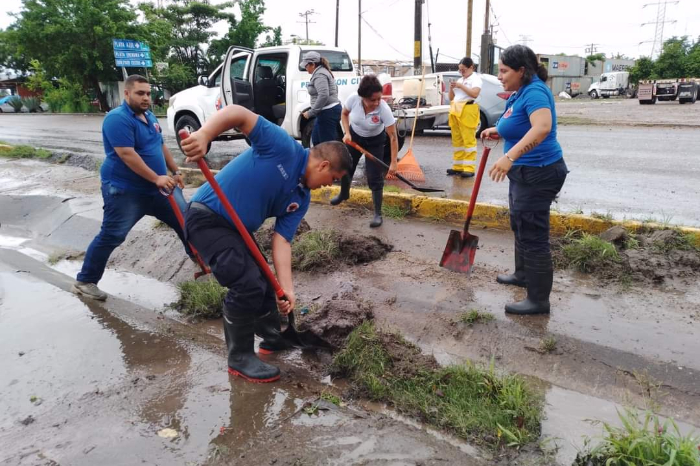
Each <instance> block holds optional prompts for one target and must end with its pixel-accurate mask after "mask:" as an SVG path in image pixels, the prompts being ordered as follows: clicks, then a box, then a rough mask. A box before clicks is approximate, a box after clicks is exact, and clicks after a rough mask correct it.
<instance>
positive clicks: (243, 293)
mask: <svg viewBox="0 0 700 466" xmlns="http://www.w3.org/2000/svg"><path fill="white" fill-rule="evenodd" d="M185 235H186V237H187V240H188V241H190V242H191V243H192V245H193V246H194V247H195V248H196V249H197V251H199V254H200V255H201V256H202V259H203V260H204V262H206V263H207V264H209V267H210V268H211V271H212V274H213V275H214V277H215V278H216V280H217V281H218V282H219V283H220V284H221V286H225V287H226V288H228V293H227V294H226V297H225V298H224V316H226V317H229V318H231V317H255V316H261V315H263V314H265V313H267V312H268V311H272V310H275V311H276V309H277V301H276V299H275V292H274V290H273V289H272V286H271V285H270V283H269V282H268V281H267V279H266V278H265V275H264V274H263V272H262V270H260V267H258V264H257V263H256V262H255V259H253V256H252V255H251V253H250V251H249V250H248V247H247V246H246V244H245V242H244V241H243V238H242V237H241V235H240V233H238V231H237V230H236V229H235V228H234V227H233V226H232V225H231V224H229V223H228V221H227V220H226V219H225V218H223V217H222V216H220V215H218V214H217V213H215V212H213V211H211V210H209V209H208V208H206V207H204V206H203V205H202V204H198V203H196V202H193V203H192V204H190V207H189V209H187V212H186V214H185Z"/></svg>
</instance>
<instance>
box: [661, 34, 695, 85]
mask: <svg viewBox="0 0 700 466" xmlns="http://www.w3.org/2000/svg"><path fill="white" fill-rule="evenodd" d="M689 49H690V44H689V42H688V37H687V36H683V37H680V38H679V37H675V36H674V37H671V38H670V39H668V40H667V41H665V42H664V47H663V49H662V50H661V54H660V55H659V57H658V58H657V59H656V62H655V63H654V73H655V75H656V76H657V77H658V78H660V79H665V78H670V79H674V78H682V77H684V76H686V74H687V70H686V68H687V66H686V64H687V59H686V57H687V55H688V51H689Z"/></svg>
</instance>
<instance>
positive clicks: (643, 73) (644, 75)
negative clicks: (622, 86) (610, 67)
mask: <svg viewBox="0 0 700 466" xmlns="http://www.w3.org/2000/svg"><path fill="white" fill-rule="evenodd" d="M629 73H630V77H629V80H630V82H631V83H635V84H636V83H638V82H639V81H643V80H646V79H652V77H653V76H654V60H652V59H651V58H649V57H641V58H640V59H639V60H637V61H636V62H635V63H634V66H633V67H631V68H630V69H629Z"/></svg>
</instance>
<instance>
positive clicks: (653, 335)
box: [0, 161, 700, 465]
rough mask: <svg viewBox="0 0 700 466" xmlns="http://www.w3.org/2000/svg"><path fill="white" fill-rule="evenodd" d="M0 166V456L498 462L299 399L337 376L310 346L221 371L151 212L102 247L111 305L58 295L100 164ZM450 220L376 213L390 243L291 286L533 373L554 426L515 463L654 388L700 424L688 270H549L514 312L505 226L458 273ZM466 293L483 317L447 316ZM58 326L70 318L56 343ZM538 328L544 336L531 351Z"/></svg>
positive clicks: (67, 460)
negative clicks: (673, 273) (184, 313)
mask: <svg viewBox="0 0 700 466" xmlns="http://www.w3.org/2000/svg"><path fill="white" fill-rule="evenodd" d="M0 173H1V174H2V179H3V185H2V188H0V224H1V225H2V226H1V227H0V235H2V245H3V246H2V248H0V263H2V264H3V265H2V270H1V271H0V272H1V273H0V279H1V280H2V293H3V295H2V298H1V299H2V311H0V319H2V321H1V322H3V323H6V324H10V325H0V332H3V333H2V335H1V337H2V338H0V342H1V343H0V351H2V354H1V355H0V356H1V357H2V358H3V360H4V361H7V362H8V365H9V369H8V370H7V371H4V374H3V376H2V382H1V386H2V387H3V393H4V394H5V395H4V396H3V398H2V401H0V407H1V409H0V443H1V444H2V445H8V446H10V449H9V450H8V449H6V448H3V449H2V452H3V453H2V455H3V456H2V457H0V462H4V463H7V464H43V463H46V464H48V463H50V461H54V462H55V463H57V464H95V463H97V462H104V461H107V460H108V459H109V458H113V457H114V456H115V455H117V454H118V455H121V457H123V458H125V461H126V462H127V463H130V464H133V463H136V462H141V461H145V462H147V463H163V464H168V463H169V464H176V463H177V464H186V463H189V464H202V463H206V464H224V463H234V464H238V462H245V463H246V464H445V462H447V463H448V464H493V463H494V461H491V460H489V459H488V458H489V456H488V455H489V453H488V452H484V451H482V450H477V449H474V448H473V447H470V446H469V445H466V444H464V443H460V442H456V441H455V440H454V439H449V438H445V437H442V436H436V435H433V434H431V433H430V432H429V430H427V429H425V428H424V427H421V426H413V425H411V424H410V423H409V422H406V421H405V420H403V419H401V418H400V417H398V416H396V415H395V414H393V413H391V412H386V411H383V410H382V409H381V407H379V410H377V407H373V406H371V405H370V406H365V405H361V404H357V403H353V404H351V405H350V406H346V407H343V408H340V409H337V410H336V409H333V410H327V411H326V410H321V411H320V412H319V413H318V416H309V415H308V414H306V413H304V412H303V409H301V408H302V407H303V405H304V403H306V402H311V401H313V400H315V399H317V398H318V396H319V395H320V393H322V392H323V391H324V390H326V389H331V390H338V391H339V392H342V386H341V385H339V386H337V387H328V386H327V385H324V384H323V383H322V381H323V380H325V381H326V382H327V379H323V378H322V375H321V374H318V373H316V372H314V371H309V367H322V366H323V364H322V361H321V362H319V361H318V360H317V359H316V358H315V357H314V356H313V355H308V354H302V353H300V352H298V351H293V352H289V353H288V354H283V355H277V356H273V357H272V358H273V359H272V360H273V361H274V362H275V363H278V364H280V366H281V368H282V370H283V374H284V376H283V379H282V381H281V383H279V384H272V385H269V386H262V387H260V386H253V385H250V384H245V383H242V382H240V381H239V380H237V379H229V378H228V376H227V375H226V373H225V360H224V357H223V341H222V340H223V335H222V331H221V327H220V323H218V322H217V321H214V322H202V323H198V324H187V323H184V322H183V321H181V320H180V318H179V317H178V316H177V314H175V313H174V312H172V311H167V310H166V309H165V305H166V304H167V303H170V302H172V301H174V299H173V297H174V296H173V287H172V283H177V282H181V281H184V280H189V279H191V277H192V274H193V272H194V270H195V269H194V266H193V264H191V263H189V262H188V261H186V260H184V259H183V258H182V257H181V254H180V251H181V245H179V244H178V241H177V239H176V238H175V237H174V235H173V234H172V233H171V232H169V231H167V230H163V229H156V228H154V222H152V221H150V220H144V221H143V222H141V223H140V224H139V225H137V228H136V229H135V230H134V231H133V232H132V234H130V236H129V238H128V239H127V242H126V243H125V244H124V245H123V246H122V247H120V248H119V249H118V250H117V251H116V252H115V254H114V256H113V257H112V260H111V261H110V274H108V277H106V278H105V280H104V283H103V287H104V288H105V290H106V291H108V292H109V293H110V294H111V295H112V297H110V299H109V300H108V301H107V303H106V304H96V303H90V302H85V301H81V300H80V299H78V298H76V297H74V296H73V295H71V294H68V293H67V290H68V289H69V286H70V283H71V275H73V274H74V273H75V271H76V268H77V267H79V261H78V262H76V261H61V262H59V263H58V264H56V265H54V266H49V265H48V256H49V255H51V254H54V253H57V252H61V251H65V250H74V251H80V250H84V249H85V247H86V246H87V244H88V243H89V241H90V240H91V239H92V237H93V236H94V234H95V233H96V232H97V229H98V227H99V221H100V219H101V202H100V199H99V197H98V196H97V193H98V190H97V188H98V186H99V185H98V182H99V180H98V179H97V177H96V176H95V175H93V174H91V173H88V172H85V171H84V170H81V169H77V168H72V167H67V166H47V165H46V164H41V163H38V162H31V161H22V162H0ZM186 195H188V196H189V195H191V193H190V192H187V193H186ZM307 220H308V222H309V224H310V225H311V227H312V228H321V227H322V228H332V229H337V230H342V231H343V234H345V235H348V236H362V237H364V236H366V235H367V233H368V230H369V229H368V228H367V222H368V220H369V212H367V211H363V210H354V209H345V208H330V207H328V206H317V205H314V206H312V208H311V209H310V211H309V214H308V215H307ZM452 227H453V226H452V225H448V224H444V223H435V222H417V221H412V220H403V221H393V220H386V221H385V224H384V226H382V228H380V229H377V230H376V231H372V234H374V235H376V236H377V237H379V238H380V239H382V240H383V241H384V242H385V243H387V244H391V245H393V246H394V249H393V250H392V251H391V252H389V253H388V254H387V255H386V257H385V258H384V259H382V260H378V261H375V262H372V263H368V264H363V265H355V266H348V265H346V266H343V267H341V268H339V269H337V270H332V271H323V272H320V273H318V272H314V273H298V274H296V278H295V282H296V287H297V289H296V294H297V299H298V301H300V302H305V303H315V302H318V303H324V302H328V301H333V297H334V296H335V297H336V300H338V299H339V296H340V294H342V293H340V292H341V291H343V290H354V293H356V295H357V296H358V297H359V298H360V299H361V300H362V301H363V302H367V303H369V304H370V305H371V306H372V312H373V314H374V316H375V319H376V321H377V322H378V323H379V324H380V325H381V326H382V327H383V328H385V329H387V330H396V331H400V332H401V333H402V334H403V335H405V336H406V338H407V339H408V340H409V341H411V342H413V343H415V344H416V345H418V347H420V348H421V349H422V350H423V351H424V352H425V353H426V354H428V355H432V356H433V357H435V359H436V360H437V361H438V362H440V363H442V364H445V363H458V362H462V361H465V360H467V359H468V360H473V361H476V362H480V363H484V364H489V363H493V364H495V365H496V367H497V369H498V370H506V371H512V372H516V373H520V374H523V375H525V376H527V377H528V378H529V379H530V380H531V382H532V383H533V385H534V386H536V387H538V388H539V389H540V390H542V392H543V394H544V396H545V400H546V408H545V416H546V419H545V420H544V422H543V433H542V438H543V439H546V438H550V437H551V438H554V440H553V443H554V444H556V445H557V446H558V447H559V451H558V453H557V454H556V455H555V457H553V458H548V457H547V458H546V457H543V456H541V455H540V456H535V457H534V458H528V457H522V458H521V459H519V460H514V462H513V463H511V464H561V465H568V464H571V461H572V460H573V457H575V454H576V447H580V446H581V445H582V436H583V435H596V434H598V433H599V432H600V428H599V427H595V426H591V425H590V424H589V423H588V422H586V421H585V420H586V419H601V420H606V421H614V420H615V419H616V415H615V409H616V407H619V406H621V405H626V404H630V405H634V406H638V407H644V406H651V407H653V408H654V409H655V410H656V411H657V412H659V413H660V414H662V415H666V416H672V417H674V418H675V419H676V420H678V421H679V422H680V424H681V426H682V429H683V430H684V431H688V430H690V429H692V426H693V425H696V426H697V425H700V403H699V402H698V401H699V399H700V398H699V397H700V390H698V386H700V362H699V360H698V358H697V356H696V355H697V354H698V353H700V342H699V341H698V338H697V326H698V325H700V289H699V288H698V284H697V282H696V281H691V280H682V279H676V278H672V279H667V280H664V281H662V282H660V283H656V284H651V285H649V284H647V283H635V282H632V283H631V285H630V286H629V287H627V288H623V287H620V286H618V285H617V284H615V283H609V284H605V283H601V282H600V281H599V280H592V279H591V277H590V276H587V275H583V274H579V273H576V272H572V271H568V270H567V271H564V270H560V271H557V273H556V276H555V283H554V290H553V295H552V308H553V311H552V314H551V315H550V316H537V317H529V318H518V317H515V318H514V317H510V316H507V315H505V314H504V313H503V305H504V304H505V303H506V302H509V301H511V300H514V299H521V298H522V296H523V293H524V292H523V290H521V289H513V288H508V287H502V286H499V285H497V284H496V283H495V280H494V277H495V275H496V274H497V273H501V272H503V271H506V270H509V268H510V267H511V263H512V236H511V235H510V234H509V233H508V232H500V231H494V230H478V229H477V228H475V229H474V233H475V234H477V235H478V236H479V237H480V249H479V251H478V252H477V263H476V268H475V271H474V273H473V274H472V275H471V276H470V277H469V278H466V277H464V276H462V275H458V274H454V273H452V272H449V271H446V270H444V269H441V268H440V267H439V266H438V265H437V264H438V261H439V257H440V255H441V253H442V250H443V248H444V244H445V242H446V239H447V234H448V232H449V230H450V229H452ZM17 238H24V240H17ZM101 285H102V284H101ZM29 289H32V290H33V291H32V293H28V292H27V290H29ZM42 306H43V307H42ZM471 309H478V310H479V311H482V312H490V313H492V314H493V315H494V317H495V319H494V320H493V321H492V322H488V323H478V324H475V325H473V326H468V325H467V324H463V323H461V322H459V318H460V316H461V314H462V313H464V312H466V311H469V310H471ZM28 310H31V311H32V312H31V313H29V312H28ZM47 316H50V317H51V320H50V321H49V322H48V323H47V321H46V317H47ZM83 325H88V326H93V327H91V329H90V328H88V329H83V328H82V327H81V326H83ZM10 327H11V328H12V331H11V332H10V331H8V330H5V329H7V328H10ZM78 335H80V337H78ZM86 335H91V336H92V337H91V338H87V337H86ZM10 336H12V338H10ZM57 336H65V339H63V338H61V342H62V343H61V344H58V343H57V342H56V341H57V338H56V337H57ZM550 337H553V338H555V339H556V349H555V350H554V351H552V352H549V353H546V354H543V353H542V352H540V351H537V348H538V347H539V345H540V343H541V340H542V339H544V338H550ZM46 342H54V343H53V345H52V346H46ZM20 353H24V354H23V355H20ZM76 362H77V364H76ZM68 368H71V370H70V371H69V370H67V369H68ZM134 381H135V382H134ZM335 383H336V384H340V383H341V382H340V381H335ZM47 387H50V388H48V390H47ZM33 396H36V397H38V398H40V399H41V400H42V402H41V404H39V405H36V404H35V403H36V400H35V401H34V402H32V401H30V400H31V397H33ZM300 409H301V410H300ZM29 416H32V418H33V419H34V421H33V422H32V421H30V420H28V418H29ZM22 421H26V422H27V424H26V425H24V424H22ZM166 428H171V429H173V430H175V431H176V432H177V433H178V437H175V438H172V439H167V438H163V437H162V436H160V435H159V434H161V435H165V436H167V435H169V434H170V432H169V431H163V429H166ZM278 434H279V435H278ZM550 443H552V442H550Z"/></svg>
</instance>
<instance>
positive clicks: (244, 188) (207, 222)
mask: <svg viewBox="0 0 700 466" xmlns="http://www.w3.org/2000/svg"><path fill="white" fill-rule="evenodd" d="M231 128H237V129H238V130H239V131H240V132H242V133H243V134H245V135H246V136H247V137H248V139H249V140H250V143H251V147H250V149H248V150H246V151H245V152H243V153H242V154H241V155H239V156H238V157H236V158H235V159H234V160H232V161H231V162H229V163H228V164H227V165H226V166H225V167H224V168H223V169H222V170H221V171H220V172H219V173H218V174H217V175H216V181H217V182H218V183H219V185H221V189H222V190H223V192H224V193H225V194H226V197H227V198H228V200H229V201H230V202H231V204H232V205H233V208H234V210H235V211H236V213H237V214H238V216H239V217H240V219H241V221H242V222H243V224H244V225H245V227H246V229H247V230H248V232H249V233H250V234H251V235H252V234H253V233H254V232H255V231H256V230H257V229H258V228H260V226H261V225H262V223H263V222H264V221H265V219H267V218H270V217H275V219H276V223H275V233H274V235H273V238H272V261H273V263H274V266H275V271H276V273H277V279H278V281H279V283H280V285H281V286H282V289H283V290H284V292H285V295H286V296H287V298H288V301H280V300H278V299H277V297H276V296H275V293H274V291H273V289H272V286H271V285H270V284H269V283H268V282H267V280H266V278H265V276H264V274H263V272H262V271H261V270H260V268H259V267H258V265H257V263H256V262H255V260H254V259H253V256H252V255H251V253H250V252H249V250H248V249H247V247H246V245H245V243H244V242H243V238H242V237H241V235H240V234H239V233H238V231H237V230H236V228H235V226H234V225H233V222H232V220H231V218H230V217H229V216H228V214H227V213H226V211H225V209H224V207H223V205H222V204H221V202H220V201H219V199H218V197H217V196H216V193H214V191H213V189H212V188H211V186H210V185H209V184H208V183H207V184H205V185H203V186H202V187H201V188H199V190H197V192H196V193H195V195H194V196H193V197H192V203H191V204H190V207H189V209H188V210H187V213H186V215H185V230H186V236H187V239H188V240H189V241H190V242H191V243H192V245H193V246H194V247H195V248H197V250H198V251H199V253H200V254H201V256H202V258H203V259H204V261H205V262H206V263H207V264H209V266H210V267H211V270H212V273H213V274H214V277H216V279H217V280H218V282H219V283H220V284H221V285H222V286H225V287H227V288H228V289H229V291H228V293H227V294H226V297H225V299H224V335H225V337H226V345H227V348H228V367H229V369H228V370H229V373H231V374H233V375H237V376H240V377H243V378H244V379H246V380H248V381H251V382H272V381H275V380H277V379H279V377H280V371H279V369H278V368H277V367H275V366H273V365H270V364H267V363H265V362H263V361H261V360H260V359H259V358H258V357H257V356H256V354H255V351H254V335H255V334H256V333H257V334H258V335H260V336H261V337H263V342H262V343H261V344H260V351H261V352H263V353H270V352H274V351H279V350H282V349H285V348H286V345H285V344H284V342H283V341H282V340H281V339H280V333H279V329H280V319H279V313H278V312H277V309H279V311H280V312H281V313H283V314H285V315H286V314H288V313H289V312H291V311H292V310H293V309H294V301H295V298H294V285H293V283H292V248H291V241H292V238H293V237H294V234H295V233H296V230H297V227H298V226H299V222H301V219H302V218H303V217H304V214H306V211H307V210H308V208H309V202H310V198H311V195H310V192H309V191H310V190H311V189H316V188H320V187H321V186H330V185H331V184H333V182H335V181H338V180H339V179H341V178H342V177H343V176H344V175H345V174H346V173H347V172H348V171H349V170H350V169H351V168H352V159H351V157H350V154H349V153H348V150H347V148H346V147H345V145H344V144H342V143H340V142H337V141H332V142H325V143H321V144H319V145H317V146H314V147H313V148H312V149H304V148H303V147H302V146H301V144H299V143H298V142H297V141H295V140H294V139H293V138H292V137H291V136H289V135H288V134H287V133H286V132H285V131H284V130H283V129H282V128H280V127H279V126H277V125H275V124H273V123H270V122H269V121H268V120H266V119H265V118H262V117H259V116H258V115H256V114H255V113H253V112H251V111H249V110H247V109H246V108H244V107H240V106H238V105H230V106H227V107H225V108H224V109H222V110H220V111H219V112H217V113H216V114H215V115H214V117H212V118H211V119H210V120H208V121H207V122H206V124H205V125H204V126H203V127H202V128H201V129H200V130H199V131H196V132H194V133H192V134H191V135H190V136H189V137H188V138H187V139H184V140H183V141H182V149H183V151H184V152H185V154H186V155H187V156H188V158H187V161H188V162H190V161H194V160H197V159H200V158H202V157H204V155H205V154H206V151H207V146H208V144H209V143H210V142H211V141H212V140H213V139H214V138H215V137H216V136H218V135H219V134H221V133H222V132H224V131H226V130H229V129H231Z"/></svg>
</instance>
